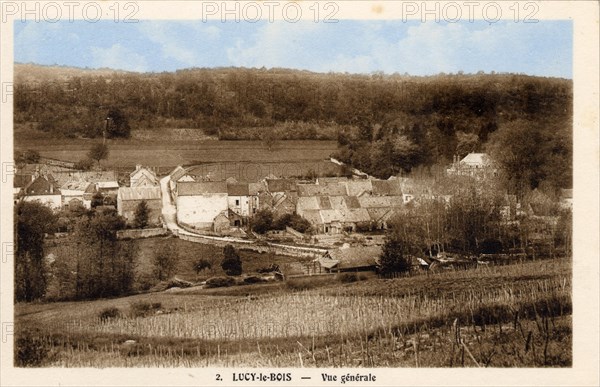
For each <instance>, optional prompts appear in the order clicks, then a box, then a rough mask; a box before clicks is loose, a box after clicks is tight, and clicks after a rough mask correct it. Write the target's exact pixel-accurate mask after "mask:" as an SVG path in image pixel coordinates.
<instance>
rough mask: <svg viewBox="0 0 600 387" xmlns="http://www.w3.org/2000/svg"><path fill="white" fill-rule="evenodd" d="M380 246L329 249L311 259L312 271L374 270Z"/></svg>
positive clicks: (380, 249)
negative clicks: (322, 254)
mask: <svg viewBox="0 0 600 387" xmlns="http://www.w3.org/2000/svg"><path fill="white" fill-rule="evenodd" d="M381 252H382V248H381V246H356V247H342V248H339V249H335V250H330V251H328V252H327V253H325V255H324V256H322V257H319V258H317V259H315V260H314V261H313V264H312V268H311V269H312V270H311V271H312V272H313V273H314V274H318V273H340V272H353V271H354V272H359V271H375V270H377V267H378V266H379V257H380V256H381Z"/></svg>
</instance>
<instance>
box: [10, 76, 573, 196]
mask: <svg viewBox="0 0 600 387" xmlns="http://www.w3.org/2000/svg"><path fill="white" fill-rule="evenodd" d="M18 68H19V67H18V66H17V71H18ZM16 79H17V83H16V84H15V90H14V106H15V115H14V116H15V123H16V124H25V123H29V124H31V123H33V124H34V126H35V127H37V128H38V129H39V130H42V131H45V132H48V133H51V134H52V135H56V136H66V137H77V136H83V137H102V136H103V135H107V136H108V137H114V138H118V137H128V136H130V134H131V132H132V131H135V130H137V129H154V130H155V131H156V136H157V138H159V137H160V136H161V135H163V134H166V133H168V131H169V130H170V129H174V128H195V129H198V130H200V131H203V132H204V133H205V134H206V135H211V136H218V137H219V138H220V139H228V140H236V139H261V140H265V141H271V142H272V141H274V140H281V139H329V140H337V141H338V144H339V151H338V152H337V154H336V156H337V157H338V158H340V159H341V160H342V161H344V162H346V163H348V164H349V165H352V166H354V167H357V168H359V169H361V170H364V171H365V172H367V173H369V174H371V175H374V176H376V177H382V178H387V177H389V176H391V175H395V174H399V173H407V172H409V171H411V170H412V169H413V168H415V167H418V166H430V165H434V164H444V163H448V162H449V161H450V160H452V159H453V156H454V155H459V156H464V155H466V154H467V153H469V152H472V151H489V152H490V153H493V156H494V157H496V158H497V159H498V161H499V162H500V163H501V164H502V166H503V167H504V168H506V169H507V171H508V173H509V174H511V179H512V181H511V189H513V190H523V189H524V187H529V188H536V187H538V186H540V184H543V183H544V182H546V184H548V185H549V186H552V187H563V188H566V187H569V186H570V185H571V184H570V180H571V172H570V170H571V169H572V163H571V153H572V144H571V143H572V111H573V109H572V81H570V80H565V79H558V78H542V77H533V76H527V75H517V74H476V75H465V74H458V75H454V74H450V75H448V74H440V75H437V76H429V77H411V76H406V75H399V74H392V75H385V74H381V73H374V74H371V75H352V74H337V73H330V74H318V73H312V72H308V71H296V70H285V69H271V70H265V69H245V68H216V69H198V68H196V69H188V70H180V71H177V72H173V73H147V74H131V73H114V74H113V75H84V73H82V75H81V76H72V77H70V78H66V80H64V81H61V82H58V81H52V80H49V79H47V78H44V79H42V80H40V81H39V82H32V81H31V80H29V81H27V82H26V81H22V80H20V79H21V77H17V78H16ZM516 139H518V140H516ZM521 140H522V141H521ZM517 142H519V143H517ZM517 165H518V167H517ZM521 167H523V171H522V172H521V170H520V168H521Z"/></svg>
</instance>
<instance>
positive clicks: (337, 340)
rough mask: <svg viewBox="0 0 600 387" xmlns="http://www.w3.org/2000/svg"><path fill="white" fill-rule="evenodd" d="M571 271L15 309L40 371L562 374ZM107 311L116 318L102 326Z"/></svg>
mask: <svg viewBox="0 0 600 387" xmlns="http://www.w3.org/2000/svg"><path fill="white" fill-rule="evenodd" d="M570 267H571V263H570V261H567V260H554V261H539V262H529V263H525V264H517V265H512V266H504V267H494V268H486V269H483V270H470V271H459V272H448V273H440V274H434V275H420V276H415V277H411V278H398V279H393V280H383V279H371V280H368V281H364V282H359V283H353V284H340V283H336V282H330V281H326V282H324V281H323V280H320V281H319V282H318V283H315V284H313V286H315V288H314V289H309V290H307V291H303V292H297V291H295V290H294V289H293V288H295V287H293V286H287V285H286V284H269V285H254V286H244V287H234V288H228V289H218V290H215V289H211V290H197V291H194V292H186V293H182V294H175V293H157V294H147V295H137V296H132V297H125V298H120V299H115V300H98V301H92V302H83V303H55V304H45V305H37V304H27V305H21V304H19V305H16V307H15V310H16V313H15V315H16V316H15V317H16V321H17V327H18V331H19V332H17V336H19V335H23V333H22V332H24V331H25V332H27V335H28V336H29V337H34V338H39V340H41V342H45V343H48V344H46V345H48V346H50V347H51V348H52V350H51V352H50V353H49V355H48V358H47V360H46V361H47V363H46V364H48V363H52V364H55V365H68V366H84V365H92V366H124V365H135V366H156V365H159V364H160V365H171V366H203V365H211V366H215V365H221V366H240V365H247V366H268V365H274V366H300V365H304V366H319V367H324V366H409V367H413V366H416V365H418V366H433V367H436V366H451V365H453V366H463V365H464V366H475V365H476V364H479V365H488V366H544V365H546V366H548V365H550V366H568V365H570V363H571V350H570V348H571V320H570V314H571V271H570ZM449 285H450V287H449V290H448V291H442V290H443V289H446V288H448V286H449ZM308 287H310V286H308ZM140 301H145V302H160V303H161V312H162V313H163V314H161V315H152V316H147V317H137V318H134V317H132V316H131V304H132V303H135V302H140ZM107 307H116V308H119V309H120V310H121V312H122V313H123V315H124V316H125V318H121V319H117V320H110V321H105V322H101V321H99V320H98V317H97V316H98V313H99V312H100V311H101V310H103V309H104V308H107ZM65 316H68V317H65ZM41 322H43V325H42V324H40V323H41ZM453 323H454V324H455V325H453ZM65 327H66V328H65ZM267 327H268V328H267ZM265 329H270V331H269V330H267V331H265ZM149 333H151V334H149ZM457 334H458V335H459V336H460V339H461V340H459V341H457ZM21 337H22V336H21ZM127 339H134V340H136V341H137V343H136V344H135V345H126V344H124V341H125V340H127ZM463 343H464V345H463ZM465 348H466V349H465ZM176 353H177V355H175V354H176ZM180 355H181V356H180ZM300 362H302V364H300Z"/></svg>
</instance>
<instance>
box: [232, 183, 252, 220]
mask: <svg viewBox="0 0 600 387" xmlns="http://www.w3.org/2000/svg"><path fill="white" fill-rule="evenodd" d="M253 188H254V187H252V186H251V185H250V184H248V183H233V184H227V195H228V196H227V203H228V206H229V210H231V211H233V212H234V213H235V214H237V215H239V216H241V217H242V218H249V217H251V216H252V215H254V214H255V213H256V212H257V211H258V208H259V199H258V191H257V190H256V189H253ZM234 226H240V224H234Z"/></svg>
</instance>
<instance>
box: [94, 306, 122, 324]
mask: <svg viewBox="0 0 600 387" xmlns="http://www.w3.org/2000/svg"><path fill="white" fill-rule="evenodd" d="M98 317H99V318H100V321H102V322H106V321H108V320H112V319H116V318H119V317H121V311H120V310H119V309H118V308H115V307H110V308H106V309H103V310H102V311H101V312H100V313H98Z"/></svg>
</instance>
